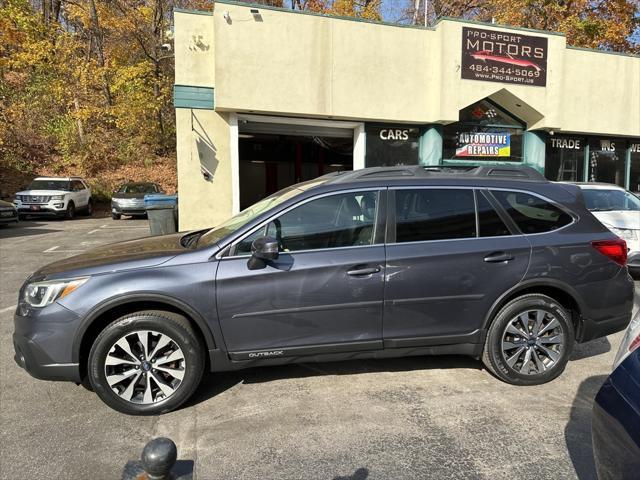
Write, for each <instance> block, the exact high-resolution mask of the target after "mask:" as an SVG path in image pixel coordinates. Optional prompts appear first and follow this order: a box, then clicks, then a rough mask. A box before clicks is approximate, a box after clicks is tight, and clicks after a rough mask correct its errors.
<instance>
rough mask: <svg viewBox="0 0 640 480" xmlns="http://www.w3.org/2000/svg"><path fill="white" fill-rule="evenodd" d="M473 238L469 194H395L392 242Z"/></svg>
mask: <svg viewBox="0 0 640 480" xmlns="http://www.w3.org/2000/svg"><path fill="white" fill-rule="evenodd" d="M475 236H476V212H475V202H474V199H473V190H462V189H459V190H456V189H419V190H397V191H396V242H398V243H403V242H419V241H425V240H448V239H455V238H472V237H475Z"/></svg>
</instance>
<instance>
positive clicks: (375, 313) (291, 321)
mask: <svg viewBox="0 0 640 480" xmlns="http://www.w3.org/2000/svg"><path fill="white" fill-rule="evenodd" d="M385 193H386V192H383V191H379V190H378V189H368V190H366V189H365V190H358V191H349V192H337V193H331V194H327V195H322V196H319V197H315V198H312V199H309V200H307V201H304V202H302V203H301V204H298V205H296V206H294V207H292V208H289V209H287V210H286V211H285V212H283V213H281V214H279V215H277V216H276V217H275V218H272V219H271V220H269V221H268V222H265V223H263V224H262V225H260V226H259V227H257V228H256V229H255V230H254V231H253V232H252V233H250V234H249V235H248V236H246V237H245V238H243V239H241V240H240V241H239V242H237V243H236V244H235V245H234V246H233V247H232V248H231V250H230V255H228V256H226V257H223V258H222V259H221V260H220V263H219V265H218V269H217V275H216V301H217V309H218V318H219V321H220V326H221V329H222V333H223V337H224V341H225V343H226V347H227V350H228V352H229V354H230V357H231V359H233V360H248V359H253V358H268V357H276V356H301V355H312V354H319V353H340V352H348V351H360V350H375V349H379V348H382V303H383V290H384V270H385V253H384V252H385V249H384V244H383V239H384V226H383V221H384V218H383V216H384V212H383V210H384V208H380V206H381V205H383V204H384V205H386V202H381V197H384V196H385ZM263 236H271V237H274V238H276V239H277V241H278V244H279V257H278V258H277V259H276V260H272V261H269V262H268V263H267V264H266V266H265V267H264V268H262V269H258V270H250V269H249V268H248V260H249V258H250V251H251V244H252V242H253V241H254V240H255V239H257V238H259V237H263Z"/></svg>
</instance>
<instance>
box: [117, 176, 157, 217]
mask: <svg viewBox="0 0 640 480" xmlns="http://www.w3.org/2000/svg"><path fill="white" fill-rule="evenodd" d="M153 193H162V189H161V188H160V186H159V185H158V184H156V183H150V182H135V183H134V182H130V183H125V184H124V185H121V186H120V187H119V188H118V189H117V190H116V191H115V192H114V194H113V196H112V197H111V218H113V219H114V220H119V219H120V217H121V216H122V215H130V216H144V215H146V214H147V211H146V209H145V206H144V196H145V195H149V194H153Z"/></svg>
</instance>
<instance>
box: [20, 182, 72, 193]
mask: <svg viewBox="0 0 640 480" xmlns="http://www.w3.org/2000/svg"><path fill="white" fill-rule="evenodd" d="M69 185H70V182H69V181H68V180H34V181H33V182H31V184H30V185H29V188H28V190H61V191H68V190H69Z"/></svg>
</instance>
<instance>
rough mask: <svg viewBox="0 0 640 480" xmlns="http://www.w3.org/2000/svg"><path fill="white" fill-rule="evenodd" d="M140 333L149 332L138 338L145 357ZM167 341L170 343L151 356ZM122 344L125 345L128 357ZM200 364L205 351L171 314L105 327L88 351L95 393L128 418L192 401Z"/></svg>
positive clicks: (138, 316) (142, 315)
mask: <svg viewBox="0 0 640 480" xmlns="http://www.w3.org/2000/svg"><path fill="white" fill-rule="evenodd" d="M140 331H143V332H151V334H150V335H149V334H147V335H145V334H144V333H141V335H142V339H144V338H147V342H146V343H147V346H148V350H147V354H148V355H146V354H145V352H144V349H143V348H142V342H141V341H140V338H141V337H140V336H139V335H138V332H140ZM166 338H168V339H169V343H167V344H166V345H165V346H161V347H160V349H159V350H157V352H155V349H156V348H157V345H158V344H160V343H161V342H162V341H163V339H165V341H166ZM154 342H155V343H154ZM116 343H117V345H118V346H116ZM120 345H123V346H124V347H126V346H127V345H128V346H129V353H124V352H126V350H124V349H123V348H122V347H120ZM130 354H133V359H134V360H135V362H137V365H136V366H134V365H133V363H132V361H131V358H132V356H131V355H130ZM138 354H139V356H138V357H136V355H138ZM152 354H153V358H150V357H151V355H152ZM107 356H109V365H107ZM140 356H143V357H144V359H142V358H140ZM123 359H124V360H125V361H124V362H119V360H123ZM176 359H177V360H176ZM155 362H157V363H155ZM204 365H205V347H204V345H203V344H202V342H201V341H200V340H199V338H198V336H197V335H196V334H195V332H194V330H193V328H192V327H191V324H190V323H189V321H188V320H187V319H186V318H185V317H183V316H181V315H178V314H175V313H171V312H164V311H151V310H150V311H141V312H136V313H131V314H128V315H125V316H123V317H121V318H119V319H118V320H115V321H114V322H113V323H111V324H109V325H108V326H107V327H106V328H105V329H104V330H103V331H102V332H101V333H100V335H98V337H97V338H96V340H95V341H94V343H93V346H92V347H91V352H90V354H89V363H88V368H87V373H88V377H89V381H90V383H91V386H92V388H93V390H94V391H95V392H96V394H97V395H98V396H99V397H100V399H101V400H102V401H103V402H104V403H106V404H107V405H108V406H109V407H111V408H113V409H114V410H117V411H119V412H122V413H126V414H128V415H157V414H161V413H167V412H170V411H172V410H174V409H176V408H178V407H179V406H180V405H182V404H183V403H184V402H185V401H186V400H187V399H188V398H189V397H191V395H192V394H193V392H195V390H196V388H197V387H198V385H199V383H200V380H201V378H202V374H203V371H204ZM169 371H170V372H172V373H173V375H171V374H170V373H168V372H169ZM123 375H125V376H123ZM174 375H175V376H174ZM180 376H182V378H180ZM131 378H133V379H134V380H133V381H130V380H129V379H131ZM158 380H160V381H158ZM110 382H111V386H110V384H109V383H110ZM131 384H133V386H132V385H131ZM149 385H150V387H149ZM161 385H162V386H161ZM112 386H113V388H112ZM115 390H117V391H115Z"/></svg>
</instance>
